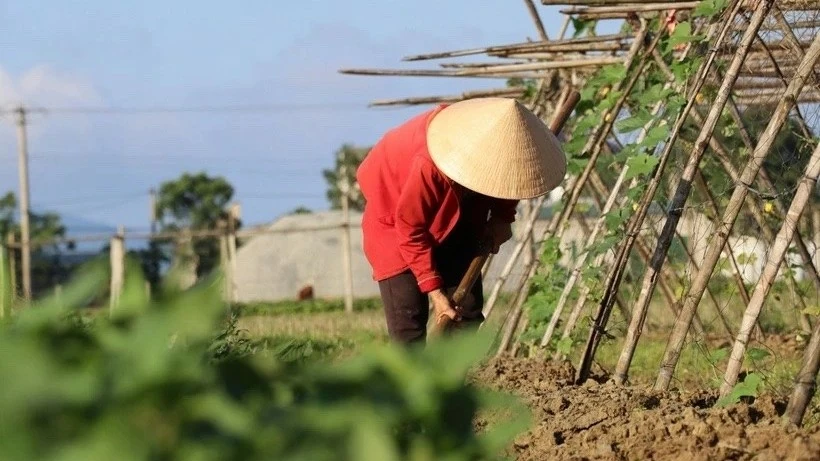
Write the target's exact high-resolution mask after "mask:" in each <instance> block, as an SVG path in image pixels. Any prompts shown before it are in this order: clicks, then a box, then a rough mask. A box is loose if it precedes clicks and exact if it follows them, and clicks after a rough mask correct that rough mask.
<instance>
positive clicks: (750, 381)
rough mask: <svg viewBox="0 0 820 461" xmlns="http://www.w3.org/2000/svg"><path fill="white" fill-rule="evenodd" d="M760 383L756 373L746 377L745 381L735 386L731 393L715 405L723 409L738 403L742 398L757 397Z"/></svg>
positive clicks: (760, 379)
mask: <svg viewBox="0 0 820 461" xmlns="http://www.w3.org/2000/svg"><path fill="white" fill-rule="evenodd" d="M761 382H762V378H761V377H760V375H758V374H757V373H750V374H748V375H746V379H744V380H743V382H741V383H738V384H736V385H735V387H734V388H733V389H732V392H730V393H729V394H728V395H726V396H725V397H723V398H721V399H720V400H718V401H717V403H716V405H717V406H720V407H725V406H728V405H732V404H735V403H738V402H740V399H741V398H742V397H757V391H758V388H759V387H760V384H761Z"/></svg>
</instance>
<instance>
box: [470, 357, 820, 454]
mask: <svg viewBox="0 0 820 461" xmlns="http://www.w3.org/2000/svg"><path fill="white" fill-rule="evenodd" d="M573 377H574V369H573V367H572V365H570V364H569V363H560V364H559V363H554V362H553V363H550V362H544V361H543V360H535V359H521V358H515V359H512V358H502V359H495V360H492V361H490V362H489V363H488V364H487V365H485V366H484V367H482V368H481V369H480V370H478V371H477V372H476V374H475V375H474V379H475V380H476V381H478V382H481V383H483V384H484V385H488V386H490V387H491V388H494V389H499V390H504V391H508V392H511V393H514V394H516V395H518V396H520V397H522V398H524V400H525V401H526V402H527V403H528V405H529V406H530V408H531V409H532V411H533V417H534V418H535V420H534V423H533V427H532V429H531V430H530V431H529V432H527V433H524V434H521V435H519V436H518V437H517V438H516V439H515V442H514V444H513V447H512V448H511V453H510V455H512V456H513V457H515V458H516V459H519V460H546V459H561V460H591V459H614V460H645V459H653V460H673V459H674V460H677V459H681V460H724V459H725V460H750V459H754V460H817V459H820V430H819V429H818V428H813V429H807V430H803V429H797V428H795V427H793V426H792V427H789V426H784V425H783V424H782V423H781V417H780V416H781V415H782V413H783V411H784V410H785V407H786V401H785V400H783V399H775V398H772V397H768V396H761V397H759V398H757V399H755V401H754V402H753V403H751V404H749V403H739V404H736V405H732V406H729V407H726V408H717V407H713V404H714V402H715V401H716V399H717V396H716V393H714V392H711V391H710V392H706V391H703V392H697V393H690V394H680V393H677V392H666V393H661V392H654V391H652V390H650V389H647V388H645V387H622V386H616V385H615V384H613V383H611V382H607V381H605V380H604V379H599V380H598V381H601V382H598V381H596V380H589V381H588V382H587V383H585V384H584V385H581V386H576V385H574V384H573Z"/></svg>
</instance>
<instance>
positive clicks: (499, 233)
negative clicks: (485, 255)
mask: <svg viewBox="0 0 820 461" xmlns="http://www.w3.org/2000/svg"><path fill="white" fill-rule="evenodd" d="M512 235H513V234H512V224H510V223H507V222H503V221H499V220H497V219H490V222H488V223H487V235H486V238H487V240H488V243H489V245H490V252H491V253H492V254H498V251H499V250H500V249H501V245H502V244H503V243H504V242H506V241H507V240H509V239H511V238H512Z"/></svg>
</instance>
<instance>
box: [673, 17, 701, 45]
mask: <svg viewBox="0 0 820 461" xmlns="http://www.w3.org/2000/svg"><path fill="white" fill-rule="evenodd" d="M701 39H703V36H702V35H692V25H691V24H690V23H689V22H688V21H686V22H681V23H679V24H678V25H677V26H676V27H675V30H674V31H673V32H672V35H671V36H670V37H669V43H668V46H669V48H671V47H674V46H677V45H680V44H682V43H689V42H693V41H698V40H701Z"/></svg>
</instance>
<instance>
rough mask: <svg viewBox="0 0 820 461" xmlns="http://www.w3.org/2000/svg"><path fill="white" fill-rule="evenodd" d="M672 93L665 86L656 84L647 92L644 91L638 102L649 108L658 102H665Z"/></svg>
mask: <svg viewBox="0 0 820 461" xmlns="http://www.w3.org/2000/svg"><path fill="white" fill-rule="evenodd" d="M671 93H672V90H671V89H669V88H664V85H663V84H661V83H656V84H654V85H652V86H650V87H649V88H647V89H646V90H644V91H643V92H642V93H641V94H640V95H639V96H638V99H637V100H638V102H639V103H640V104H642V105H643V106H645V107H649V106H651V105H653V104H655V103H657V102H658V101H663V100H664V99H665V98H666V97H667V96H668V95H669V94H671Z"/></svg>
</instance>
